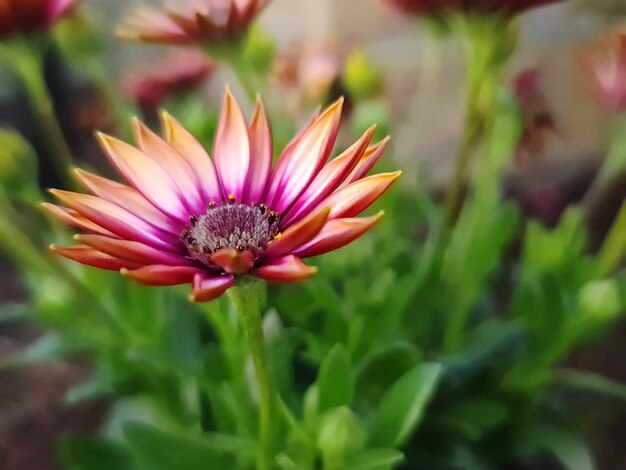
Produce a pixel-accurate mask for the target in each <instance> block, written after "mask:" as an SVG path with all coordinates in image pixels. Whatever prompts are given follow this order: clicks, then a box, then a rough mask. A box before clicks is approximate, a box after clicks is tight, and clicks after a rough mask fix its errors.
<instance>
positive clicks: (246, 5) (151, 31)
mask: <svg viewBox="0 0 626 470" xmlns="http://www.w3.org/2000/svg"><path fill="white" fill-rule="evenodd" d="M186 1H187V3H185V4H183V5H181V3H183V1H176V2H171V6H166V7H165V9H164V10H149V9H143V10H140V11H137V12H136V13H135V14H134V15H132V16H131V17H129V18H128V19H127V20H126V22H125V23H124V24H123V25H122V26H121V28H120V29H119V31H118V34H119V36H121V37H123V38H125V39H130V40H133V41H141V42H153V43H160V44H194V43H211V44H213V43H221V42H230V41H236V40H237V39H239V38H240V37H241V36H243V35H244V34H245V33H246V32H247V31H248V28H249V27H250V24H251V23H252V21H253V20H254V19H255V18H256V17H257V15H258V14H259V13H260V12H261V10H262V9H263V8H264V7H265V6H266V5H267V4H268V3H269V1H270V0H186Z"/></svg>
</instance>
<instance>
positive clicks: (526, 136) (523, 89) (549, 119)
mask: <svg viewBox="0 0 626 470" xmlns="http://www.w3.org/2000/svg"><path fill="white" fill-rule="evenodd" d="M512 87H513V92H514V93H515V97H516V98H517V102H518V105H519V108H520V112H521V115H522V125H523V127H522V136H521V139H520V143H519V146H518V148H517V153H516V154H515V160H516V162H517V164H518V165H519V166H527V165H529V164H531V163H534V161H535V160H536V159H537V158H539V157H540V156H541V154H542V152H543V150H544V148H545V145H546V141H547V140H548V137H549V136H555V135H556V127H555V124H554V118H553V116H552V110H551V109H550V106H549V105H548V101H547V100H546V97H545V94H544V92H543V89H542V87H541V72H540V71H539V70H537V69H534V68H532V69H527V70H524V71H523V72H521V73H520V74H518V75H517V76H516V77H515V78H514V80H513V83H512Z"/></svg>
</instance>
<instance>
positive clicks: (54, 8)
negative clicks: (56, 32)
mask: <svg viewBox="0 0 626 470" xmlns="http://www.w3.org/2000/svg"><path fill="white" fill-rule="evenodd" d="M49 3H50V7H49V8H50V11H49V12H48V21H50V22H54V21H55V20H56V19H57V18H59V17H61V16H63V15H64V14H65V13H66V12H67V11H68V10H69V9H70V8H71V7H72V6H73V3H72V0H56V1H52V2H49Z"/></svg>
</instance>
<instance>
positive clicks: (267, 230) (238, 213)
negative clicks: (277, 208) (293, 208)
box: [181, 196, 280, 265]
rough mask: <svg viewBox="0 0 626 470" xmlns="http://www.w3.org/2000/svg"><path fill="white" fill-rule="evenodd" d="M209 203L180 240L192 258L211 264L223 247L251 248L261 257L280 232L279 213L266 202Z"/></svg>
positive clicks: (241, 250)
mask: <svg viewBox="0 0 626 470" xmlns="http://www.w3.org/2000/svg"><path fill="white" fill-rule="evenodd" d="M229 199H230V201H231V203H230V204H225V205H222V206H218V205H216V204H215V203H211V204H209V207H208V209H207V211H206V213H205V214H204V215H201V216H199V217H196V216H191V217H190V218H189V225H188V226H187V227H186V228H185V230H183V232H182V234H181V239H182V241H183V243H185V245H186V246H187V249H188V250H189V255H190V256H191V257H192V258H193V259H197V260H199V261H202V262H203V263H205V264H207V265H211V264H212V263H211V261H210V257H211V255H212V254H213V253H215V252H216V251H219V250H221V249H224V248H234V249H236V250H237V251H240V252H243V251H250V252H252V253H253V254H254V257H255V258H258V257H259V256H260V255H261V254H262V253H263V251H264V250H265V249H266V248H267V246H268V245H269V244H270V242H271V241H272V240H274V238H276V236H277V235H278V234H279V232H280V230H279V219H280V216H279V214H278V213H277V212H274V211H272V210H270V209H268V207H267V206H266V205H265V204H261V205H259V206H249V205H247V204H240V203H235V202H234V198H232V196H231V198H229Z"/></svg>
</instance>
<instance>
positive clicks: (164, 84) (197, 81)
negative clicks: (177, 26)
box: [122, 51, 215, 115]
mask: <svg viewBox="0 0 626 470" xmlns="http://www.w3.org/2000/svg"><path fill="white" fill-rule="evenodd" d="M214 71H215V65H214V64H213V63H212V62H211V61H210V60H209V59H208V58H207V57H206V56H205V55H204V54H202V53H201V52H199V51H177V52H175V53H172V54H170V55H169V56H167V57H165V58H163V59H160V60H157V61H155V62H153V63H151V64H149V65H147V66H144V67H142V68H139V69H136V70H132V71H130V72H128V73H127V74H126V75H125V76H124V78H123V80H122V90H123V92H124V94H125V95H126V96H127V97H129V98H130V99H132V100H133V101H134V102H135V103H136V104H137V106H139V107H140V108H141V110H142V111H143V112H144V114H146V115H150V114H154V113H155V112H156V111H157V110H158V108H159V107H160V106H161V104H162V103H163V101H164V100H166V99H167V98H170V97H175V96H179V95H182V94H185V93H188V92H190V91H193V90H194V89H197V88H198V87H199V86H200V85H202V83H204V82H205V81H206V80H207V79H208V78H209V77H210V76H211V75H212V74H213V72H214Z"/></svg>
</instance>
